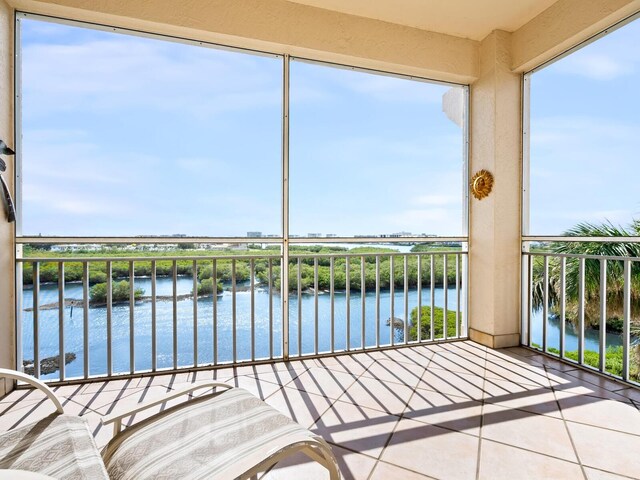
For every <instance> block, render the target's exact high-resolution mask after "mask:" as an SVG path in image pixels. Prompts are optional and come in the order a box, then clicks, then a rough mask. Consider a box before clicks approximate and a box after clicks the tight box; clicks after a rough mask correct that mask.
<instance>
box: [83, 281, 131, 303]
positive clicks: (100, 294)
mask: <svg viewBox="0 0 640 480" xmlns="http://www.w3.org/2000/svg"><path fill="white" fill-rule="evenodd" d="M111 292H112V299H113V301H114V302H123V301H128V300H129V282H128V281H127V280H122V281H121V282H115V283H113V285H112V289H111ZM133 295H134V299H135V300H139V299H140V298H141V297H142V295H144V290H143V289H142V288H136V289H135V291H134V294H133ZM89 300H90V301H91V303H105V302H106V301H107V284H106V283H97V284H95V285H94V286H93V287H91V289H90V290H89Z"/></svg>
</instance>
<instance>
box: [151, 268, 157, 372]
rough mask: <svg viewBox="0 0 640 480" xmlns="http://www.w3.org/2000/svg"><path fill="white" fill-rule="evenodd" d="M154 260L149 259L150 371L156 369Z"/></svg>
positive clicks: (155, 276)
mask: <svg viewBox="0 0 640 480" xmlns="http://www.w3.org/2000/svg"><path fill="white" fill-rule="evenodd" d="M157 275H158V274H157V265H156V261H155V260H152V261H151V371H152V372H155V371H156V370H157V369H158V325H157V314H158V313H157V311H156V308H157V306H156V296H157V290H156V280H157Z"/></svg>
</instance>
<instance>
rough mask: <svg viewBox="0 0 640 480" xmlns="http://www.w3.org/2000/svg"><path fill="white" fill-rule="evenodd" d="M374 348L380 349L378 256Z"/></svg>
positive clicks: (377, 260)
mask: <svg viewBox="0 0 640 480" xmlns="http://www.w3.org/2000/svg"><path fill="white" fill-rule="evenodd" d="M376 347H378V348H379V347H380V256H378V255H376Z"/></svg>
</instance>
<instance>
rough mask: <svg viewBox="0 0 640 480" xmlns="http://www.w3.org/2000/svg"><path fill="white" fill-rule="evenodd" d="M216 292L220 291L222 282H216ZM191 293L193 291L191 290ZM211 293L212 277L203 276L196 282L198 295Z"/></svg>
mask: <svg viewBox="0 0 640 480" xmlns="http://www.w3.org/2000/svg"><path fill="white" fill-rule="evenodd" d="M216 286H217V288H216V290H217V293H222V283H221V282H216ZM191 293H193V292H191ZM212 293H213V279H212V278H205V279H204V280H202V281H201V282H199V283H198V295H211V294H212Z"/></svg>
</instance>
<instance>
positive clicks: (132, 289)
mask: <svg viewBox="0 0 640 480" xmlns="http://www.w3.org/2000/svg"><path fill="white" fill-rule="evenodd" d="M135 278H136V270H135V264H134V262H133V261H131V262H129V373H133V372H135V370H136V363H135V308H136V286H135V283H136V282H135Z"/></svg>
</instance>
